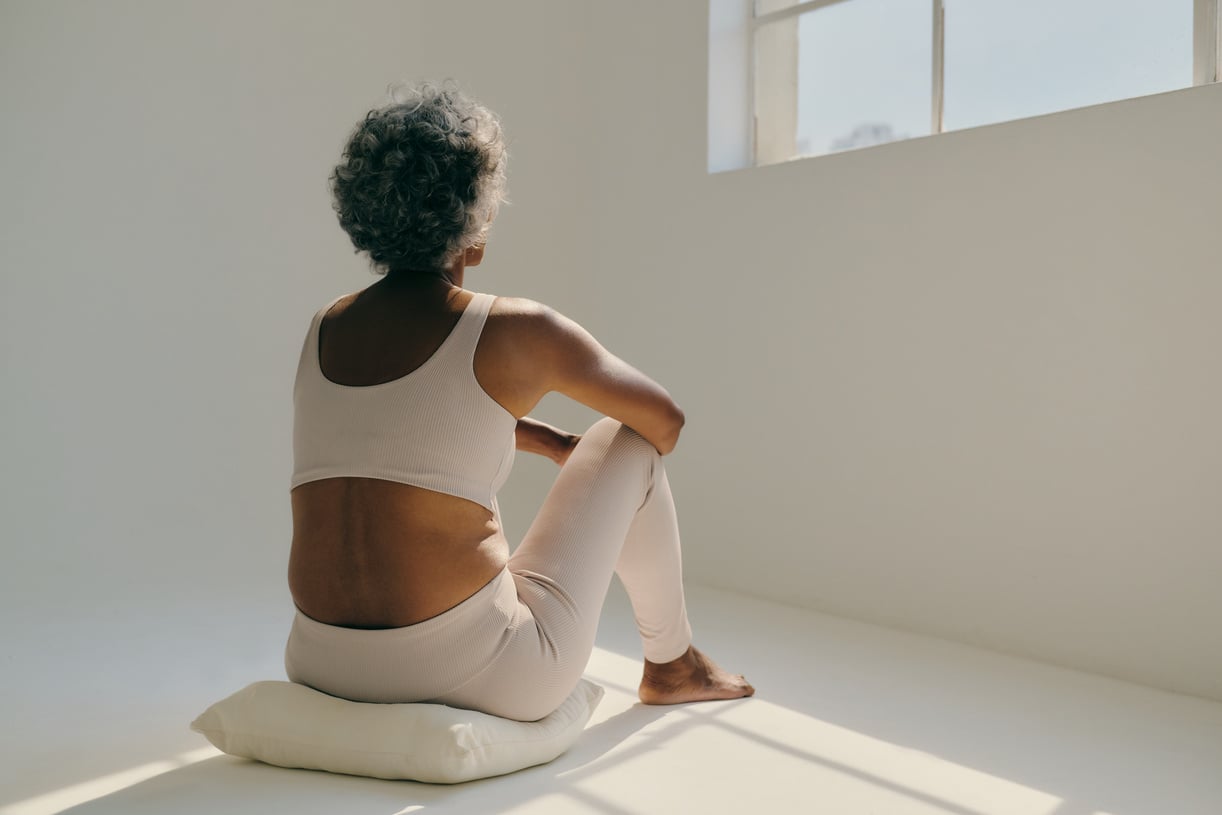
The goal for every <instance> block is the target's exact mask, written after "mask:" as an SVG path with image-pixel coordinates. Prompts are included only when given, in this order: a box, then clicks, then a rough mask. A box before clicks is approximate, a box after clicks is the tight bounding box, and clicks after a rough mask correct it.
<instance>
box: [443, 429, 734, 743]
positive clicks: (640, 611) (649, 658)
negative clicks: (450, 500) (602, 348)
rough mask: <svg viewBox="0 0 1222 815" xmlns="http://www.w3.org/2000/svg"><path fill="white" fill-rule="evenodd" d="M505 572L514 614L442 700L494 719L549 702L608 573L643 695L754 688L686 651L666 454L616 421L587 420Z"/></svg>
mask: <svg viewBox="0 0 1222 815" xmlns="http://www.w3.org/2000/svg"><path fill="white" fill-rule="evenodd" d="M509 571H510V572H511V574H512V575H513V578H514V581H515V583H516V587H517V592H518V598H519V600H520V601H521V603H522V606H523V609H522V610H523V617H522V619H521V620H519V621H517V623H516V624H515V625H514V626H513V630H512V632H511V635H510V638H509V641H508V643H507V644H506V646H505V647H504V650H503V651H502V652H501V654H500V656H499V657H498V658H497V659H496V660H495V662H494V664H492V665H491V666H490V667H489V669H488V670H487V671H486V672H485V673H484V674H483V675H481V676H479V677H477V678H476V679H475V680H473V681H472V682H471V683H469V684H468V685H467V686H464V687H463V688H461V689H459V691H458V692H456V693H454V694H451V695H450V696H449V697H448V699H442V701H448V702H449V703H452V704H458V705H460V706H471V707H480V708H481V709H485V710H493V712H496V711H497V707H499V706H500V705H504V707H501V708H499V709H500V710H504V711H508V712H503V713H501V715H509V716H511V717H512V718H521V719H533V718H538V717H540V716H543V715H546V714H547V713H549V712H551V711H552V710H553V709H555V707H556V706H558V705H559V704H560V702H561V701H563V700H564V698H565V697H566V696H567V695H568V694H569V692H570V691H571V690H572V689H573V687H574V686H575V685H576V683H577V680H578V679H579V678H580V677H581V674H582V672H583V671H584V670H585V667H586V664H587V662H588V661H589V658H590V652H591V651H592V650H593V648H594V635H595V633H596V632H597V629H598V617H599V614H600V613H601V611H602V606H603V601H604V599H605V598H606V594H607V588H608V586H609V585H610V582H611V574H612V572H617V573H618V574H619V575H620V579H621V580H622V582H623V583H624V587H625V588H626V589H627V592H628V596H629V598H630V599H631V601H632V608H633V613H634V615H635V617H636V621H637V628H638V629H639V631H640V634H641V640H642V643H643V646H644V652H645V660H646V662H645V671H644V676H643V678H642V681H641V688H640V697H641V699H642V701H645V702H650V703H655V704H670V703H676V702H690V701H696V700H700V699H728V698H736V697H740V696H749V695H750V694H751V693H753V692H754V691H753V689H752V688H751V686H750V685H748V684H747V682H746V680H744V679H743V678H742V677H741V676H734V675H731V674H728V673H726V672H725V671H722V670H721V669H720V668H718V667H717V666H716V665H715V664H713V663H712V662H711V661H710V660H708V659H707V658H706V657H705V656H704V655H703V654H701V653H700V652H699V651H698V650H696V649H695V648H693V647H691V628H690V626H689V625H688V620H687V610H686V607H685V605H684V598H683V574H682V558H681V555H680V551H679V527H678V523H677V521H676V518H675V507H674V501H673V499H672V497H671V493H670V484H669V483H668V482H667V479H666V471H665V468H664V467H663V466H662V458H661V456H660V455H658V452H657V450H655V449H654V447H653V445H651V444H650V443H649V442H647V441H645V439H643V438H642V437H641V436H640V435H638V434H637V433H636V432H635V431H633V430H631V429H629V428H627V427H624V426H623V425H622V424H620V423H619V422H617V421H614V420H611V419H603V420H601V421H599V422H597V423H595V424H594V426H593V427H591V428H590V430H589V431H588V432H587V433H586V434H585V435H584V436H583V437H582V439H581V441H580V442H579V443H578V445H577V447H576V448H574V450H573V452H572V454H571V455H570V456H569V459H568V461H567V462H566V463H565V465H564V467H563V468H561V471H560V474H559V475H558V476H557V478H556V482H555V484H554V485H553V486H552V489H551V492H549V493H548V496H547V499H546V500H545V501H544V504H543V507H542V508H541V510H540V512H539V514H538V516H537V517H536V518H535V521H534V523H533V524H532V525H531V527H530V530H529V531H528V532H527V533H526V536H525V538H524V539H523V541H522V543H521V545H520V546H519V547H518V549H517V551H515V552H514V554H513V556H512V557H511V558H510V561H509ZM494 700H495V701H494ZM494 706H497V707H494Z"/></svg>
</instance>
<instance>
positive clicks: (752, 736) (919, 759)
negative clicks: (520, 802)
mask: <svg viewBox="0 0 1222 815" xmlns="http://www.w3.org/2000/svg"><path fill="white" fill-rule="evenodd" d="M634 670H638V668H637V664H636V663H635V662H634V661H633V660H630V659H628V658H626V657H623V656H619V655H617V654H612V653H609V652H606V651H603V650H602V649H599V650H597V651H596V652H595V654H594V656H593V658H592V659H591V661H590V667H589V669H588V670H587V676H588V677H589V678H591V679H592V680H594V681H595V682H598V683H599V684H600V685H602V686H603V687H605V688H606V689H607V700H606V701H605V702H604V706H605V711H606V712H610V710H613V709H622V706H624V705H631V704H632V703H633V702H634V701H635V690H634V689H633V688H630V687H626V686H625V685H623V684H622V683H621V682H617V681H616V678H617V677H623V676H625V675H628V676H631V675H632V673H631V672H632V671H634ZM600 712H604V711H600ZM598 719H599V716H598V715H597V714H596V716H595V721H597V720H598ZM680 737H682V739H683V744H684V747H683V753H682V754H681V755H680V754H677V753H675V752H668V753H667V763H668V765H669V769H666V770H659V769H658V766H659V763H658V762H657V761H656V760H655V755H656V752H657V751H659V750H664V749H665V748H666V746H667V742H669V741H673V740H677V739H679V738H680ZM693 737H694V738H693ZM637 738H639V739H640V740H641V741H642V742H643V743H642V744H640V745H638V748H639V749H636V750H633V749H632V748H631V747H628V749H627V750H626V751H625V754H624V755H622V756H621V760H622V764H621V767H622V769H623V770H626V771H628V772H629V773H630V774H631V776H632V777H633V778H634V779H635V783H634V786H636V785H638V784H639V785H645V784H651V783H655V782H656V783H657V784H660V785H662V784H665V783H666V777H665V775H668V774H672V773H673V772H674V771H675V768H674V762H681V763H687V764H691V765H692V769H693V770H694V771H697V770H698V768H699V766H700V765H701V763H702V762H706V761H708V760H709V759H710V758H711V757H715V756H719V755H720V756H724V755H735V756H736V757H737V759H736V760H737V762H738V763H739V764H740V765H741V767H742V768H743V769H744V773H746V774H748V775H749V779H750V784H751V786H752V788H753V789H756V790H758V794H759V796H760V810H759V811H787V809H788V808H789V807H792V806H793V805H794V803H795V798H798V799H799V800H800V799H801V798H803V797H805V796H802V795H801V794H800V793H799V794H797V795H795V791H794V788H793V782H794V779H795V778H801V779H803V786H804V787H805V788H806V789H808V790H809V791H810V792H811V794H812V803H813V802H814V801H813V798H814V796H815V795H817V798H818V800H819V801H820V802H822V803H823V804H825V805H826V804H830V803H832V802H834V803H835V805H836V807H837V809H839V810H841V811H863V812H864V811H874V810H875V809H876V808H878V807H882V809H881V810H879V811H885V812H903V813H906V814H907V813H913V814H914V815H917V814H918V813H919V814H920V815H926V814H928V815H945V813H955V815H986V814H987V815H1051V813H1053V812H1054V811H1055V810H1056V809H1057V808H1058V807H1059V806H1060V805H1061V804H1062V800H1061V799H1060V798H1059V797H1057V796H1054V795H1050V794H1048V793H1046V792H1043V791H1041V790H1037V789H1032V788H1031V787H1027V786H1024V785H1021V784H1018V783H1015V782H1013V781H1010V780H1008V779H1005V778H999V777H996V776H993V775H989V774H987V773H983V772H980V771H979V770H975V769H972V768H969V767H964V766H962V765H960V764H956V763H954V762H951V761H947V760H944V759H941V758H939V757H937V756H934V755H931V754H929V753H926V752H922V751H920V750H914V749H911V748H907V747H902V746H898V745H895V744H891V743H889V742H886V741H882V740H879V739H876V738H872V737H870V736H866V735H863V734H861V733H857V732H854V731H851V730H847V729H845V728H843V727H838V726H836V725H834V724H829V723H827V722H823V721H820V720H819V719H817V718H814V717H812V716H809V715H805V714H802V713H799V712H796V711H793V710H789V709H787V708H784V707H780V706H778V705H775V704H772V703H770V702H768V701H766V700H764V699H752V700H750V701H749V702H746V703H727V704H712V705H699V704H697V705H687V706H682V707H674V708H666V712H665V715H663V716H662V717H661V718H660V719H658V720H657V721H655V722H653V723H651V724H650V725H648V726H647V727H646V728H644V729H643V730H642V731H641V733H640V734H639V735H638V737H637ZM628 753H631V755H629V754H628ZM655 775H656V776H657V777H656V778H654V777H653V776H655ZM743 780H744V778H743V776H741V775H733V774H731V775H724V774H722V775H710V776H706V777H705V778H704V784H705V789H704V790H703V791H702V797H703V796H707V797H708V798H709V799H711V800H717V799H718V798H719V797H720V795H719V793H718V792H717V788H718V787H719V786H725V787H726V789H725V790H724V793H725V794H726V795H727V796H730V797H733V796H732V792H733V789H734V788H738V789H741V785H742V783H743ZM574 789H575V790H577V791H580V792H581V793H584V795H580V796H579V798H587V800H589V801H590V802H593V801H595V800H597V801H599V802H600V803H601V804H602V805H604V806H610V807H611V808H612V809H618V808H621V807H622V808H624V809H629V808H630V807H631V799H624V800H617V797H616V796H615V794H614V792H613V791H609V790H608V788H607V785H606V784H605V783H602V779H598V778H592V779H590V780H589V781H588V782H587V783H581V782H579V783H577V784H575V785H574ZM816 791H817V792H816ZM770 804H771V806H769V805H770ZM519 811H521V812H525V811H526V809H525V808H523V809H522V810H519Z"/></svg>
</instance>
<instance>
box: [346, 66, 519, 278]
mask: <svg viewBox="0 0 1222 815" xmlns="http://www.w3.org/2000/svg"><path fill="white" fill-rule="evenodd" d="M388 94H389V97H390V102H389V103H388V104H385V105H384V106H382V107H380V108H375V109H374V110H371V111H369V113H368V114H366V115H365V118H364V119H363V120H362V121H361V122H359V123H358V124H357V126H356V128H355V129H354V130H353V132H352V135H351V136H350V137H349V139H348V144H347V146H346V147H345V148H344V153H343V159H342V160H341V161H340V163H339V164H337V165H336V167H335V171H334V172H333V173H332V174H331V177H330V182H331V192H332V195H333V196H334V203H333V206H334V208H335V212H336V214H337V215H338V216H339V225H340V226H341V227H342V228H343V230H344V231H345V232H347V233H348V237H349V238H351V239H352V245H353V246H355V247H356V251H357V252H362V251H363V252H368V253H369V257H370V260H371V266H372V267H373V269H374V271H375V272H377V273H379V274H386V273H387V272H398V271H400V270H402V271H405V272H420V271H436V270H439V269H443V268H445V267H446V266H448V265H449V264H450V263H451V262H453V260H454V259H455V258H456V257H457V256H458V255H459V254H460V253H461V252H463V251H465V250H466V249H468V248H470V247H472V246H476V245H479V244H482V243H484V242H485V241H486V240H487V237H488V230H489V228H490V227H491V226H492V219H493V218H494V217H496V213H497V210H498V209H499V207H500V204H501V202H502V201H504V200H505V160H506V158H507V153H506V150H505V142H504V140H503V138H502V135H501V125H500V122H499V121H498V120H497V117H496V115H495V114H493V113H492V112H491V111H489V110H488V109H487V108H485V107H484V106H483V105H481V104H479V103H478V102H476V101H474V100H472V99H470V98H468V97H467V96H465V95H463V93H462V92H461V91H459V90H458V88H457V86H456V85H455V84H454V83H453V82H450V81H447V82H445V83H443V84H441V85H435V84H433V83H429V82H424V83H420V84H418V85H414V86H412V85H404V84H402V83H399V84H395V85H392V86H391V87H390V88H389V89H388Z"/></svg>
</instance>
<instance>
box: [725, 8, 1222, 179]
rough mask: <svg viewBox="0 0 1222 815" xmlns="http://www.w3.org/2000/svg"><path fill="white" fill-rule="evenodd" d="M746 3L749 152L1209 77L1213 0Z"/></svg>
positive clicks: (1024, 112)
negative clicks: (750, 123) (748, 4)
mask: <svg viewBox="0 0 1222 815" xmlns="http://www.w3.org/2000/svg"><path fill="white" fill-rule="evenodd" d="M740 1H741V0H740ZM726 2H729V0H713V7H711V9H712V15H713V16H711V18H710V19H711V24H710V31H711V33H712V34H714V35H716V34H717V33H718V32H717V31H716V30H715V26H716V24H717V16H716V15H717V14H718V11H717V9H716V8H715V6H717V5H718V4H719V3H720V4H724V3H726ZM746 2H750V3H751V6H750V8H749V9H748V10H747V11H746V12H745V15H746V26H747V28H749V30H750V34H749V37H748V46H747V51H748V53H747V55H746V59H745V60H742V61H743V62H745V63H746V69H747V71H748V73H749V74H750V79H749V80H748V83H747V92H746V95H747V97H748V101H749V104H748V109H749V110H750V111H751V112H752V115H751V118H752V123H753V126H752V127H751V129H750V132H749V133H748V134H747V140H748V141H749V143H750V152H751V154H752V156H753V163H756V164H769V163H773V162H777V161H784V160H786V159H790V158H794V157H799V156H809V155H821V154H826V153H833V152H837V151H840V150H848V149H854V148H858V147H868V146H871V145H875V144H882V143H885V142H891V141H896V140H899V139H905V138H911V137H915V136H925V135H929V134H932V133H941V132H944V131H947V130H958V129H961V128H966V127H976V126H979V125H986V124H993V123H996V122H1003V121H1009V120H1013V119H1019V118H1024V117H1028V116H1036V115H1041V114H1045V113H1053V112H1055V111H1061V110H1068V109H1071V108H1076V107H1083V106H1086V105H1093V104H1098V103H1101V102H1110V101H1114V100H1118V99H1125V98H1129V97H1133V96H1144V95H1147V94H1152V93H1160V92H1163V91H1169V90H1175V89H1178V88H1184V87H1188V86H1191V85H1202V84H1207V83H1209V82H1214V81H1216V80H1217V79H1218V54H1219V50H1220V47H1222V46H1220V40H1222V36H1220V32H1222V26H1220V25H1219V10H1218V9H1219V0H807V2H798V1H797V0H753V1H752V0H746ZM724 17H725V15H724V11H723V13H722V29H724ZM724 40H725V38H724V36H723V37H722V41H723V42H724ZM717 47H718V45H717V42H716V41H714V42H713V50H715V49H716V48H717ZM713 58H714V54H713V51H711V52H710V60H711V62H710V83H712V69H713V65H712V59H713ZM712 90H713V89H712V84H710V91H711V95H712ZM710 103H711V104H710V109H711V111H712V108H713V104H712V98H710ZM710 123H711V124H712V118H710ZM710 145H711V146H712V142H710ZM712 162H713V159H712V154H710V163H711V164H712Z"/></svg>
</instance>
